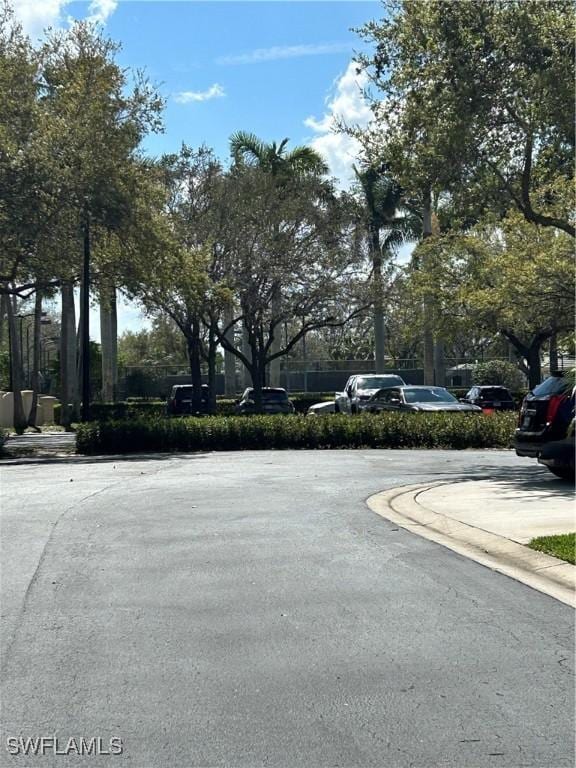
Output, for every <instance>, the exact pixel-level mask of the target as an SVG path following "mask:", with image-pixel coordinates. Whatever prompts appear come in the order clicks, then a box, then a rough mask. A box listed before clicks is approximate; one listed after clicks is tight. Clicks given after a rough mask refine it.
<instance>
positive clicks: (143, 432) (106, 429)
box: [77, 413, 516, 455]
mask: <svg viewBox="0 0 576 768" xmlns="http://www.w3.org/2000/svg"><path fill="white" fill-rule="evenodd" d="M515 424H516V417H515V415H514V414H510V413H502V414H494V415H492V416H484V415H482V414H465V413H386V414H377V415H376V414H365V415H360V416H354V417H351V416H344V415H335V416H327V417H325V418H318V419H311V418H306V417H304V416H298V415H296V416H249V417H245V416H209V417H205V418H193V417H186V418H180V419H167V418H158V417H156V418H152V417H150V418H134V419H126V420H110V421H101V422H89V423H86V424H80V425H79V426H78V431H77V450H78V452H79V453H84V454H92V455H95V454H113V453H134V452H167V453H170V452H191V451H241V450H259V449H260V450H264V449H270V448H273V449H310V448H323V449H334V448H458V449H464V448H509V447H511V445H512V439H513V435H514V427H515Z"/></svg>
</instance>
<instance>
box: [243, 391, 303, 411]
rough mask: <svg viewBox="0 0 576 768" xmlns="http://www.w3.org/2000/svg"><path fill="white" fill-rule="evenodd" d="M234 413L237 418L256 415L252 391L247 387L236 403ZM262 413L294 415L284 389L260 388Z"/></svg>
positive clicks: (292, 407) (292, 406)
mask: <svg viewBox="0 0 576 768" xmlns="http://www.w3.org/2000/svg"><path fill="white" fill-rule="evenodd" d="M234 412H235V413H236V414H237V415H238V416H248V415H250V414H254V413H256V403H255V401H254V389H253V388H252V387H249V388H248V389H246V390H245V391H244V394H243V395H242V397H241V398H240V400H238V401H237V403H236V407H235V409H234ZM262 412H263V413H270V414H272V413H281V414H290V413H294V405H293V404H292V403H291V402H290V400H289V399H288V393H287V392H286V390H285V389H280V388H274V387H263V388H262Z"/></svg>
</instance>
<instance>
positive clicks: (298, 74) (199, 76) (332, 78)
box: [62, 0, 381, 175]
mask: <svg viewBox="0 0 576 768" xmlns="http://www.w3.org/2000/svg"><path fill="white" fill-rule="evenodd" d="M88 9H89V4H88V3H78V2H71V3H68V4H66V5H65V6H63V11H62V15H71V16H74V17H76V18H85V17H86V16H87V15H88V13H89V11H88ZM380 10H381V6H380V4H379V3H378V2H365V1H364V0H355V1H354V2H346V1H342V2H330V1H324V2H308V1H300V2H256V1H254V2H214V1H212V2H168V1H166V0H154V1H151V2H139V1H138V0H125V1H124V2H119V3H118V4H117V5H116V7H115V9H114V10H113V12H110V14H109V16H108V18H107V19H106V31H107V33H108V34H109V35H110V36H111V37H112V38H113V39H115V40H117V41H119V42H121V44H122V51H121V53H120V54H119V61H120V62H121V63H122V64H124V65H126V66H129V67H142V68H144V69H145V70H146V72H147V74H148V76H149V77H150V79H151V80H152V81H153V82H154V83H156V84H158V86H159V88H160V90H161V92H162V93H163V95H164V96H165V97H166V99H167V106H166V112H165V123H166V131H165V134H163V135H161V136H152V137H149V138H148V139H147V141H146V143H145V148H146V150H147V151H149V152H150V153H152V154H160V153H162V152H166V151H175V150H177V149H178V148H179V146H180V144H181V142H182V141H186V142H187V143H188V144H191V145H192V146H197V145H199V144H201V143H203V142H204V143H206V144H208V145H209V146H211V147H213V148H214V149H215V150H216V152H217V154H218V155H219V156H220V157H222V159H225V158H227V157H228V140H229V137H230V135H231V134H232V133H233V132H234V131H236V130H247V131H251V132H253V133H255V134H256V135H258V136H260V137H261V138H263V139H265V140H266V141H272V140H279V139H282V138H284V137H289V138H290V141H291V144H302V143H313V142H315V141H318V139H319V138H320V137H321V136H323V135H324V134H325V133H328V132H329V125H328V122H327V121H326V116H327V115H328V116H331V114H332V112H331V109H330V104H329V103H330V102H331V101H333V100H334V98H335V97H337V96H338V85H339V82H340V79H341V78H342V77H343V76H344V75H345V74H346V72H347V69H348V67H349V65H350V62H351V59H352V57H353V55H354V51H357V50H359V49H361V48H362V46H363V43H362V41H361V39H360V38H359V36H358V35H357V34H355V33H354V32H353V31H351V28H352V27H356V26H359V25H361V24H363V23H364V22H366V21H368V20H369V19H371V18H375V17H377V16H378V15H379V13H380ZM356 79H357V80H358V82H357V84H355V85H356V87H355V89H354V84H353V83H350V84H349V91H352V90H356V91H357V93H356V94H351V96H352V98H351V99H349V101H353V100H354V96H355V97H356V99H357V101H358V102H360V96H359V90H360V86H361V85H362V82H361V79H358V78H356ZM347 106H351V105H347ZM345 111H350V110H349V109H348V110H346V109H345ZM310 118H312V120H310ZM319 126H322V129H320V127H319ZM319 148H320V149H322V147H319ZM324 154H328V155H329V154H330V152H329V150H326V149H325V150H324ZM332 154H334V153H332ZM327 160H328V161H329V162H330V161H331V160H333V165H334V171H335V172H336V171H339V170H340V171H341V168H340V166H339V165H338V161H337V158H336V157H334V158H332V157H330V156H328V157H327ZM339 175H342V173H341V172H340V173H339Z"/></svg>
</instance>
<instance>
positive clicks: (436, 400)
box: [366, 386, 482, 413]
mask: <svg viewBox="0 0 576 768" xmlns="http://www.w3.org/2000/svg"><path fill="white" fill-rule="evenodd" d="M366 410H367V411H369V412H370V413H380V412H383V411H405V412H406V411H452V412H455V413H482V408H480V407H479V406H477V405H472V404H471V403H461V402H459V401H458V400H457V399H456V398H455V397H454V395H451V394H450V392H448V390H447V389H445V388H444V387H427V386H406V387H391V388H390V387H386V389H380V390H378V392H375V393H374V394H373V395H372V397H371V398H370V400H369V401H368V403H367V405H366Z"/></svg>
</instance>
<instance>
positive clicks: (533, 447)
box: [514, 371, 574, 480]
mask: <svg viewBox="0 0 576 768" xmlns="http://www.w3.org/2000/svg"><path fill="white" fill-rule="evenodd" d="M514 447H515V448H516V453H517V454H518V456H530V457H532V458H536V459H538V460H539V461H540V463H542V464H545V465H546V466H547V467H548V469H550V471H551V472H553V473H554V474H555V475H556V476H557V477H561V478H564V479H567V480H568V479H572V478H573V477H574V372H573V371H570V372H565V373H563V372H559V373H556V374H554V375H552V376H549V377H548V378H547V379H546V380H545V381H543V382H542V384H539V385H538V386H537V387H536V388H535V389H534V390H533V391H532V392H530V393H529V394H528V395H527V396H526V397H525V398H524V402H523V403H522V408H521V409H520V418H519V421H518V428H517V430H516V434H515V438H514Z"/></svg>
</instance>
